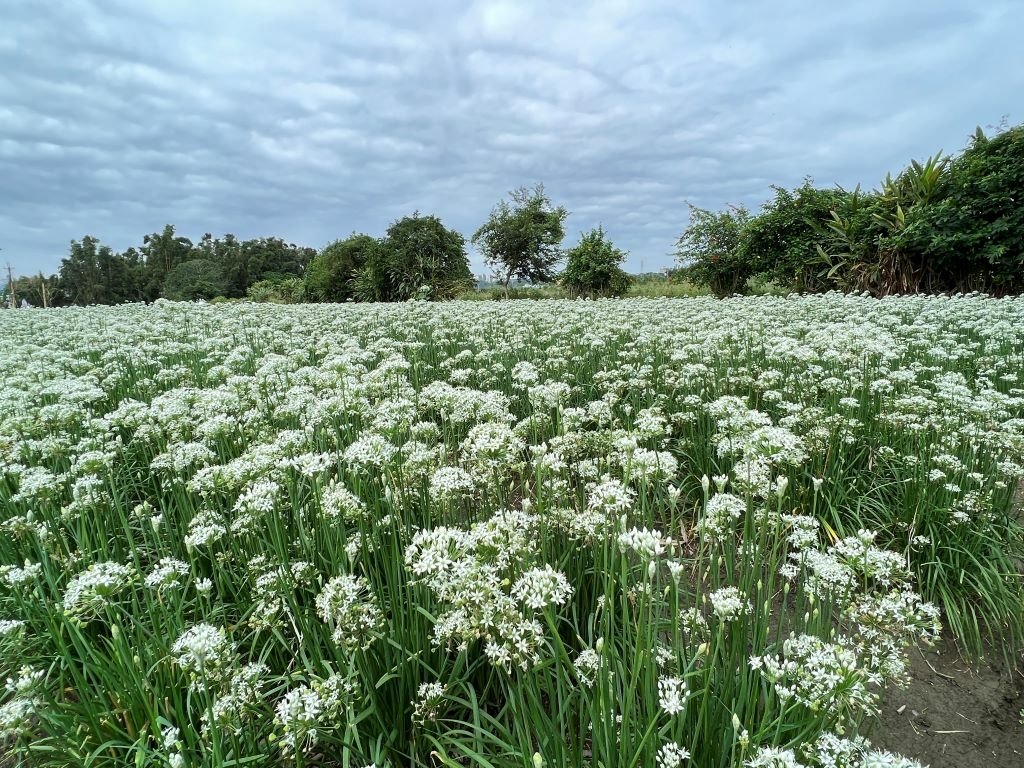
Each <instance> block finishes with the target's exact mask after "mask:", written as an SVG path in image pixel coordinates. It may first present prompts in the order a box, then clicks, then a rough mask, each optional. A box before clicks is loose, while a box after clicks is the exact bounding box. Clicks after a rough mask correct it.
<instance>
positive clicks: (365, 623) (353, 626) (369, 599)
mask: <svg viewBox="0 0 1024 768" xmlns="http://www.w3.org/2000/svg"><path fill="white" fill-rule="evenodd" d="M316 610H317V613H318V614H319V615H320V618H321V619H323V621H324V623H325V624H327V626H328V627H330V628H331V636H332V637H333V638H334V642H336V643H337V644H338V645H340V646H342V647H343V648H346V649H348V650H350V651H354V650H359V649H364V650H365V649H366V648H368V647H369V646H370V644H371V643H372V642H373V641H374V640H375V639H376V637H377V634H378V633H379V632H380V631H381V629H382V628H383V626H384V617H383V614H382V613H381V609H380V606H379V605H378V604H377V599H376V597H375V596H374V595H373V593H372V592H371V591H370V584H369V582H367V580H366V579H365V578H364V577H362V576H353V575H352V574H343V575H341V576H335V577H334V578H333V579H331V580H330V581H328V582H327V583H326V584H325V585H324V588H323V589H322V590H321V591H320V594H319V595H317V598H316Z"/></svg>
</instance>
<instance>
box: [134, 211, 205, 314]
mask: <svg viewBox="0 0 1024 768" xmlns="http://www.w3.org/2000/svg"><path fill="white" fill-rule="evenodd" d="M140 250H141V251H142V259H143V262H144V263H145V282H144V285H143V295H144V298H145V299H146V300H147V301H152V300H153V299H155V298H157V297H158V296H161V295H163V293H162V291H163V287H164V280H166V279H167V276H168V275H169V274H170V272H171V270H172V269H174V268H175V267H176V266H177V265H178V264H181V263H182V262H185V261H188V260H189V259H191V258H192V257H193V256H194V254H193V253H192V241H191V240H189V239H188V238H187V237H179V236H178V235H176V234H175V233H174V227H173V225H171V224H168V225H166V226H165V227H164V229H163V231H162V232H153V233H152V234H149V235H146V236H145V237H144V238H142V248H141V249H140Z"/></svg>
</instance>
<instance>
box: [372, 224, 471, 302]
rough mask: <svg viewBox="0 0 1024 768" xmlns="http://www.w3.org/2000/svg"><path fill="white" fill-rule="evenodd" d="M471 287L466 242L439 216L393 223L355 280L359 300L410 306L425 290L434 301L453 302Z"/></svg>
mask: <svg viewBox="0 0 1024 768" xmlns="http://www.w3.org/2000/svg"><path fill="white" fill-rule="evenodd" d="M472 283H473V275H472V273H471V272H470V271H469V260H468V259H467V258H466V240H465V238H464V237H463V236H462V235H461V234H459V233H458V232H456V231H455V230H453V229H448V228H447V227H445V226H444V224H442V223H441V220H440V219H439V218H437V217H436V216H420V215H419V213H414V214H413V215H412V216H406V217H405V218H403V219H399V220H398V221H396V222H395V223H394V224H392V225H391V226H390V227H389V228H388V231H387V235H386V236H385V237H384V239H383V240H382V241H381V242H380V248H379V249H377V250H375V251H374V252H373V253H372V255H371V258H370V259H369V260H368V262H367V264H366V266H365V267H364V268H363V270H361V271H360V274H359V275H357V277H356V291H357V294H361V295H360V298H362V297H364V296H366V295H368V294H372V295H373V296H374V297H375V298H377V299H378V300H383V301H406V300H408V299H411V298H415V297H416V296H417V295H418V294H419V292H420V289H421V288H423V287H424V286H428V287H429V288H430V297H431V298H434V299H451V298H453V297H454V296H456V295H457V294H458V293H459V292H460V291H461V290H464V289H465V288H467V287H468V286H470V285H472Z"/></svg>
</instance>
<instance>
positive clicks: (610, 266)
mask: <svg viewBox="0 0 1024 768" xmlns="http://www.w3.org/2000/svg"><path fill="white" fill-rule="evenodd" d="M625 260H626V252H625V251H623V250H621V249H619V248H616V247H615V246H614V245H613V244H612V242H611V241H610V240H609V239H608V238H607V237H606V236H605V233H604V230H603V229H602V228H601V227H597V228H596V229H592V230H590V231H589V232H584V233H583V234H582V235H580V241H579V243H578V244H577V245H575V246H574V247H572V248H570V249H569V252H568V253H567V254H566V262H567V263H566V265H565V271H564V272H562V274H561V276H560V282H561V283H562V285H563V286H565V288H566V290H568V292H569V295H570V296H571V297H573V298H576V297H579V296H586V297H588V298H598V297H607V296H624V295H625V294H626V291H628V290H629V284H630V282H631V281H630V278H629V275H627V274H626V273H625V272H623V271H622V266H621V265H622V263H623V262H624V261H625Z"/></svg>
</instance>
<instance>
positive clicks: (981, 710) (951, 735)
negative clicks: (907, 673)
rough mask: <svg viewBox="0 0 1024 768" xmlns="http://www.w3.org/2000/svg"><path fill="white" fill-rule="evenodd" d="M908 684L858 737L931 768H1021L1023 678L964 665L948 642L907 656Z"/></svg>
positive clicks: (996, 667) (892, 693)
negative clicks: (908, 666)
mask: <svg viewBox="0 0 1024 768" xmlns="http://www.w3.org/2000/svg"><path fill="white" fill-rule="evenodd" d="M910 657H911V665H910V666H911V681H910V683H909V685H907V687H905V688H891V689H890V690H888V691H886V693H885V695H884V697H883V706H882V711H881V714H880V715H879V716H878V718H877V720H874V721H870V722H869V723H866V724H865V728H864V729H863V730H862V733H863V734H864V735H865V736H867V737H868V738H869V739H871V741H872V743H873V744H875V745H876V746H878V747H882V748H884V749H887V750H889V751H891V752H897V753H899V754H902V755H906V756H907V757H912V758H914V759H916V760H919V761H920V762H921V764H922V765H926V766H931V768H974V766H979V768H1024V725H1022V724H1021V716H1022V713H1021V709H1022V708H1024V675H1022V673H1021V672H1020V670H1017V671H1012V672H1011V671H1008V670H1007V668H1006V667H1005V665H1003V664H999V663H995V662H992V663H989V664H986V663H984V662H982V663H980V664H977V665H973V666H972V665H971V664H968V663H967V662H965V661H964V660H963V659H962V658H961V656H960V654H959V653H958V652H957V650H956V646H955V645H954V644H953V643H952V642H948V641H947V642H942V643H938V644H937V645H936V646H935V648H933V649H922V650H921V651H911V653H910Z"/></svg>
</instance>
